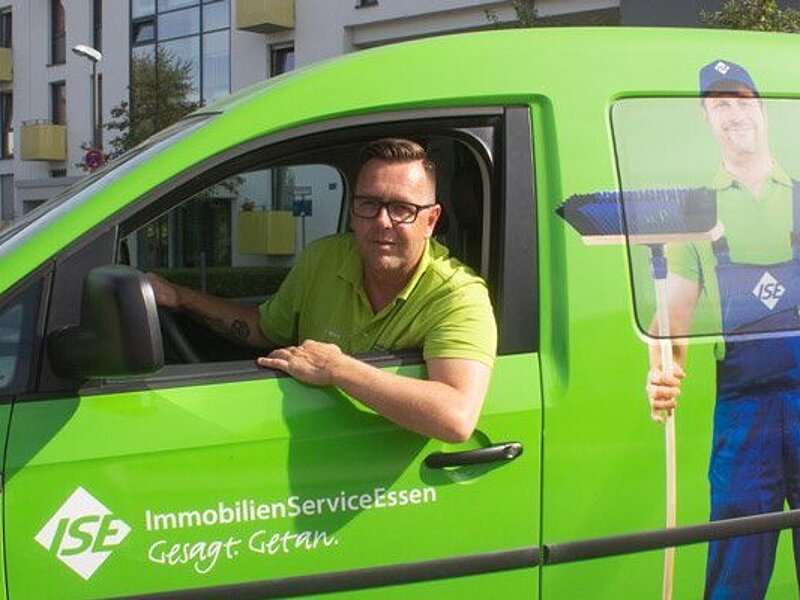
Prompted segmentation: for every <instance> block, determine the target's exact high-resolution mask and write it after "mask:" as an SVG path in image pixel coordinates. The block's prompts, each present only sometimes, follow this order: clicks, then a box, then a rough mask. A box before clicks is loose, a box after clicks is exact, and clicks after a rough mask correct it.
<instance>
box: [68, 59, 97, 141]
mask: <svg viewBox="0 0 800 600" xmlns="http://www.w3.org/2000/svg"><path fill="white" fill-rule="evenodd" d="M72 51H73V52H74V53H75V54H77V55H78V56H80V57H82V58H86V59H88V60H89V61H91V63H92V147H93V148H95V149H100V148H102V146H103V141H102V140H101V139H100V109H99V104H100V99H99V97H98V91H99V90H98V85H97V63H99V62H100V61H101V60H103V55H102V54H101V53H100V51H99V50H95V49H94V48H92V47H91V46H85V45H84V44H78V45H77V46H74V47H73V48H72Z"/></svg>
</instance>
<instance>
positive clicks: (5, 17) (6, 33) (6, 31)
mask: <svg viewBox="0 0 800 600" xmlns="http://www.w3.org/2000/svg"><path fill="white" fill-rule="evenodd" d="M0 47H2V48H11V47H12V45H11V9H10V8H6V9H3V10H0Z"/></svg>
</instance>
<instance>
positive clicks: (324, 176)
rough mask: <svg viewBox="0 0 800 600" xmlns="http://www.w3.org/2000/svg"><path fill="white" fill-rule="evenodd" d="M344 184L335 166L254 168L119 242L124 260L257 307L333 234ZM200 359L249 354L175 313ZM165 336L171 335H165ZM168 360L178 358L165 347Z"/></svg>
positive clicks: (338, 215) (183, 282)
mask: <svg viewBox="0 0 800 600" xmlns="http://www.w3.org/2000/svg"><path fill="white" fill-rule="evenodd" d="M344 193H345V184H344V180H343V178H342V176H341V175H340V173H339V172H338V171H337V170H336V169H335V168H333V167H330V166H327V165H321V164H296V165H291V166H281V167H274V168H263V169H253V170H248V171H245V172H242V173H240V174H237V175H234V176H232V177H228V178H226V179H224V180H223V181H221V182H219V183H216V184H213V185H211V186H208V187H206V188H205V189H203V190H201V191H200V192H198V193H196V194H194V195H192V196H191V197H190V198H189V199H188V200H186V201H185V202H183V203H181V204H179V205H178V206H176V207H174V208H172V209H171V210H169V211H168V212H166V213H164V214H162V215H161V216H159V217H158V218H157V219H156V220H155V221H153V222H151V223H148V224H147V225H145V226H144V227H142V228H141V229H139V230H137V231H135V232H133V233H131V234H130V235H128V236H127V237H125V238H124V239H123V241H122V246H121V254H122V255H123V258H124V262H127V263H128V264H130V265H131V266H133V267H136V268H137V269H139V270H141V271H145V272H147V271H152V272H155V273H158V274H159V275H162V276H163V277H165V278H167V279H169V280H170V281H172V282H174V283H177V284H180V285H184V286H187V287H191V288H194V289H198V290H202V291H204V292H206V293H209V294H212V295H214V296H220V297H224V298H234V299H237V300H240V301H242V302H245V303H250V304H254V305H255V304H260V303H261V302H263V301H264V300H266V299H267V298H268V297H269V296H270V295H271V294H273V293H275V291H276V290H277V289H278V287H279V286H280V284H281V282H282V281H283V279H284V277H286V275H287V273H288V272H289V269H290V268H291V267H292V265H293V264H294V263H295V262H296V260H297V257H298V256H299V255H300V253H301V252H302V251H303V249H304V248H305V247H306V246H307V245H308V244H310V243H311V242H313V241H314V240H316V239H319V238H321V237H324V236H327V235H331V234H333V233H336V231H337V230H338V228H339V223H340V221H341V218H342V215H341V211H342V208H343V206H344ZM176 318H177V319H178V320H179V324H180V325H181V327H182V328H185V329H187V330H190V331H191V333H190V334H189V335H190V336H191V337H192V338H193V340H194V341H195V343H194V346H195V347H196V348H195V349H196V350H198V352H199V353H200V355H201V356H202V357H203V359H204V360H230V359H234V358H242V357H244V356H249V355H250V354H252V352H251V351H250V350H249V349H244V348H239V347H237V346H235V345H232V344H231V345H228V344H225V343H224V342H223V341H220V340H218V339H211V338H209V336H211V335H213V334H211V333H210V332H207V331H204V328H203V327H202V326H200V325H199V324H197V323H195V322H193V321H192V319H191V318H187V316H186V315H180V314H176ZM167 339H168V338H167ZM166 350H168V352H167V361H168V362H179V358H178V357H176V356H174V353H172V352H170V350H171V349H170V348H169V346H168V347H167V348H166Z"/></svg>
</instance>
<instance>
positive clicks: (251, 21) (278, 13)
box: [236, 0, 294, 33]
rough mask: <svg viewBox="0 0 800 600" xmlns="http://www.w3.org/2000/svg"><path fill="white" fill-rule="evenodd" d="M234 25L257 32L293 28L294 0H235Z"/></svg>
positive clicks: (271, 31)
mask: <svg viewBox="0 0 800 600" xmlns="http://www.w3.org/2000/svg"><path fill="white" fill-rule="evenodd" d="M236 27H237V28H238V29H245V30H247V31H256V32H258V33H273V32H275V31H282V30H285V29H293V28H294V0H236Z"/></svg>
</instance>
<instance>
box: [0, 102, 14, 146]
mask: <svg viewBox="0 0 800 600" xmlns="http://www.w3.org/2000/svg"><path fill="white" fill-rule="evenodd" d="M13 118H14V96H13V94H12V93H11V92H2V93H0V132H1V133H2V136H3V137H2V140H0V158H12V157H13V156H14V128H13V126H12V125H11V122H12V119H13Z"/></svg>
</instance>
